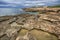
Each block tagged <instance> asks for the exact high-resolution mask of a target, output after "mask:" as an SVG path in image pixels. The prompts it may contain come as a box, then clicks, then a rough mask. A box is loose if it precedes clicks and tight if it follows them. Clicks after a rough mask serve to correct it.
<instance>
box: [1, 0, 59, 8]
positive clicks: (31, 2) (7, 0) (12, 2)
mask: <svg viewBox="0 0 60 40" xmlns="http://www.w3.org/2000/svg"><path fill="white" fill-rule="evenodd" d="M56 4H60V0H0V7H31V6H49V5H56Z"/></svg>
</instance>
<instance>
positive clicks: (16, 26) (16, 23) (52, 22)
mask: <svg viewBox="0 0 60 40" xmlns="http://www.w3.org/2000/svg"><path fill="white" fill-rule="evenodd" d="M0 40H60V15H59V14H46V13H45V14H36V15H35V14H20V15H15V16H1V17H0Z"/></svg>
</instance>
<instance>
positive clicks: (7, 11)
mask: <svg viewBox="0 0 60 40" xmlns="http://www.w3.org/2000/svg"><path fill="white" fill-rule="evenodd" d="M22 13H23V14H25V13H28V14H37V13H38V12H25V11H23V10H22V9H21V8H0V16H6V15H16V14H22Z"/></svg>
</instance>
